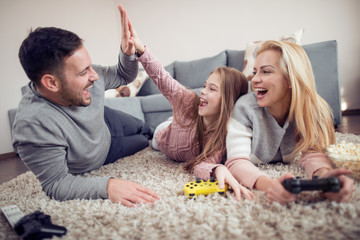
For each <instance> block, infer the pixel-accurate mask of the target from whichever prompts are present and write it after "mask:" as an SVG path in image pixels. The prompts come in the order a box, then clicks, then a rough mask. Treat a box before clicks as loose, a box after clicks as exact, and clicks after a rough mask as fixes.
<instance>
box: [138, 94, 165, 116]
mask: <svg viewBox="0 0 360 240" xmlns="http://www.w3.org/2000/svg"><path fill="white" fill-rule="evenodd" d="M137 98H139V99H141V107H142V111H143V112H144V113H145V114H146V113H148V112H161V111H172V107H171V105H170V103H169V101H168V100H167V99H166V98H165V97H164V96H163V95H162V94H153V95H150V96H142V97H137Z"/></svg>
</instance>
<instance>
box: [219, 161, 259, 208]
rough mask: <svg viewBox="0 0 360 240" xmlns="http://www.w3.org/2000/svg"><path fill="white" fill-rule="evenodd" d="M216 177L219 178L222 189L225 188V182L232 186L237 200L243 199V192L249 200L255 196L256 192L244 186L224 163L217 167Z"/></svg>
mask: <svg viewBox="0 0 360 240" xmlns="http://www.w3.org/2000/svg"><path fill="white" fill-rule="evenodd" d="M215 177H216V179H217V180H218V183H219V188H220V189H224V187H225V183H227V184H229V185H230V186H231V188H232V189H233V191H234V193H235V197H236V200H237V201H240V200H241V194H244V196H245V198H247V199H249V200H252V199H253V198H254V193H253V192H251V191H250V190H249V189H247V188H246V187H244V186H242V185H241V184H240V183H239V182H238V181H237V180H236V179H235V178H234V176H233V175H232V174H231V173H230V171H229V169H228V168H227V167H225V166H224V165H221V166H218V167H217V168H216V169H215Z"/></svg>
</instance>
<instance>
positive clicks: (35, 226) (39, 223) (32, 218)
mask: <svg viewBox="0 0 360 240" xmlns="http://www.w3.org/2000/svg"><path fill="white" fill-rule="evenodd" d="M14 229H15V231H16V233H17V234H18V235H20V236H21V237H22V239H24V240H28V239H43V238H51V237H53V235H55V236H58V237H60V236H62V235H64V234H66V228H65V227H63V226H58V225H55V224H52V223H51V218H50V216H49V215H46V214H44V213H42V212H40V211H36V212H34V213H31V214H29V215H26V216H24V217H23V218H21V219H20V220H19V222H17V223H16V224H15V226H14Z"/></svg>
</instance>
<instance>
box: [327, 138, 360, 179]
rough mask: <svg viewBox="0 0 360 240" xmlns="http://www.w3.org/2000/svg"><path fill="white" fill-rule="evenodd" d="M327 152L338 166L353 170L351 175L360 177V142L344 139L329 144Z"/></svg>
mask: <svg viewBox="0 0 360 240" xmlns="http://www.w3.org/2000/svg"><path fill="white" fill-rule="evenodd" d="M326 154H327V156H328V158H329V159H330V160H331V161H332V162H333V163H334V164H335V165H336V166H337V167H343V168H347V169H349V170H351V171H352V172H353V173H352V174H351V175H350V176H352V177H354V178H356V179H360V144H358V143H346V142H345V141H342V142H340V143H338V144H333V145H330V146H328V147H327V148H326Z"/></svg>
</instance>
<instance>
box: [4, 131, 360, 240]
mask: <svg viewBox="0 0 360 240" xmlns="http://www.w3.org/2000/svg"><path fill="white" fill-rule="evenodd" d="M336 138H337V141H338V142H339V141H341V140H345V141H347V142H355V143H360V136H355V135H351V134H339V133H337V134H336ZM183 166H184V165H183V163H176V162H173V161H171V160H169V159H167V158H166V157H165V156H164V155H163V154H162V153H160V152H156V151H153V150H151V148H146V149H144V150H143V151H141V152H138V153H137V154H135V155H133V156H129V157H126V158H122V159H119V160H118V161H117V162H115V163H113V164H110V165H107V166H104V167H102V168H100V169H99V170H96V171H92V172H90V173H86V174H85V176H87V177H90V176H108V175H111V176H114V177H119V178H123V179H126V180H130V181H134V182H138V183H140V184H142V185H144V186H147V187H149V188H151V189H153V190H154V191H156V192H157V193H159V194H160V195H161V197H162V198H161V200H159V201H157V202H156V203H155V205H154V206H150V205H139V206H138V207H135V208H127V207H124V206H122V205H119V204H112V203H111V202H110V201H109V200H70V201H65V202H59V201H55V200H53V199H50V198H48V197H47V196H46V195H45V194H44V192H43V191H42V190H41V186H40V184H39V182H38V181H37V180H36V178H35V176H34V175H33V174H32V173H31V172H26V173H24V174H22V175H20V176H18V177H17V178H15V179H12V180H11V181H8V182H5V183H3V184H1V185H0V194H1V195H0V207H3V206H6V205H10V204H16V205H18V206H19V208H20V209H21V210H22V211H23V212H24V213H25V214H28V213H32V212H34V211H36V210H40V211H42V212H44V213H45V214H48V215H50V216H51V220H52V222H53V223H54V224H57V225H62V226H65V227H66V228H67V234H66V235H64V236H63V237H62V239H207V240H208V239H326V240H328V239H359V237H360V186H359V182H358V181H357V182H356V191H355V193H354V195H353V197H352V199H351V201H350V202H349V203H341V204H338V203H336V202H332V201H328V200H326V199H323V198H322V197H321V196H320V193H319V192H317V191H314V192H302V193H301V194H300V195H299V197H298V200H297V201H296V202H295V203H290V204H287V205H285V206H282V205H280V204H278V203H272V204H269V203H268V202H267V198H266V196H265V194H264V193H262V192H259V191H256V190H254V194H255V198H254V200H252V201H248V200H242V201H240V202H237V201H236V200H235V198H234V194H233V193H232V192H230V191H228V192H227V193H226V196H225V197H221V196H219V195H217V194H215V195H209V196H199V197H198V198H197V199H196V200H190V199H188V198H187V196H186V195H185V194H184V193H183V187H184V184H185V183H187V182H189V181H193V180H194V177H193V176H192V175H191V174H189V173H187V172H185V171H184V170H183ZM260 168H261V169H262V170H263V171H265V172H266V173H268V174H269V175H270V176H272V177H280V176H281V175H283V174H284V173H286V172H292V173H293V174H294V175H295V176H301V177H303V178H305V173H304V171H303V170H302V169H301V167H300V166H299V164H298V163H297V162H295V163H292V164H290V165H284V164H280V163H279V164H275V165H267V166H260ZM0 239H18V236H17V235H16V233H15V232H14V231H13V230H12V229H11V227H10V225H9V224H8V222H7V221H6V219H5V217H4V216H3V214H0Z"/></svg>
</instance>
